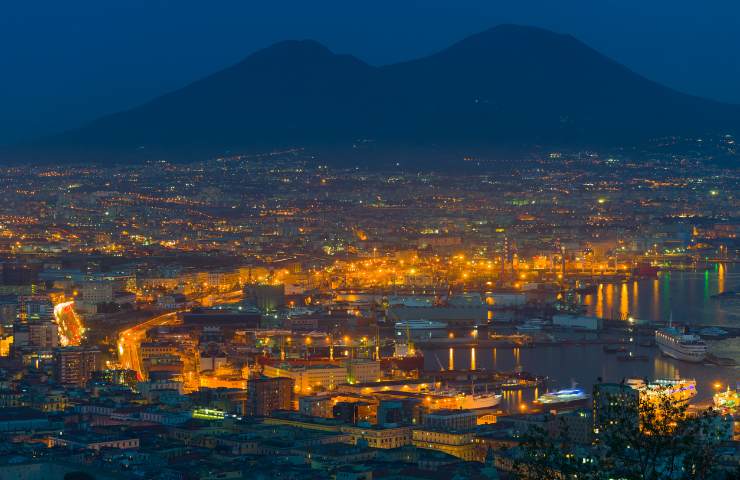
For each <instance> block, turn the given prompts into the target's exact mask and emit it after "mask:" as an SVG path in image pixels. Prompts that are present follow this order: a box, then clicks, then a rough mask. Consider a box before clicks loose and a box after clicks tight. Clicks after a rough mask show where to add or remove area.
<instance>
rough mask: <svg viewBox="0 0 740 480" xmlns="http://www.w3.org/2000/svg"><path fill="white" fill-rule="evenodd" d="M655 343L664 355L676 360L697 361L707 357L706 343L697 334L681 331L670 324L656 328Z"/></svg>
mask: <svg viewBox="0 0 740 480" xmlns="http://www.w3.org/2000/svg"><path fill="white" fill-rule="evenodd" d="M655 343H656V345H658V348H660V351H661V352H663V354H664V355H668V356H669V357H673V358H675V359H676V360H683V361H685V362H693V363H699V362H703V361H704V359H705V358H706V357H707V350H708V347H707V344H706V343H704V341H703V340H702V339H701V337H700V336H699V335H693V334H688V333H683V332H681V331H679V330H678V329H677V328H675V327H672V326H669V327H666V328H661V329H659V330H656V331H655Z"/></svg>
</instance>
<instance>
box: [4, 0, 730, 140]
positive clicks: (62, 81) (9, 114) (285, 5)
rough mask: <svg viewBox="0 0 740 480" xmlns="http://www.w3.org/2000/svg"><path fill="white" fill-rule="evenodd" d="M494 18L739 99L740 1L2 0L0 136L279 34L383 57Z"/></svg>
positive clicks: (154, 90)
mask: <svg viewBox="0 0 740 480" xmlns="http://www.w3.org/2000/svg"><path fill="white" fill-rule="evenodd" d="M500 23H517V24H523V25H534V26H540V27H544V28H548V29H551V30H555V31H557V32H561V33H570V34H573V35H574V36H576V37H578V38H579V39H581V40H583V41H584V42H586V43H587V44H589V45H591V46H592V47H594V48H596V49H597V50H599V51H601V52H602V53H604V54H606V55H608V56H610V57H612V58H614V59H615V60H617V61H619V62H621V63H624V64H625V65H627V66H628V67H630V68H632V69H633V70H635V71H637V72H639V73H641V74H643V75H645V76H647V77H648V78H651V79H653V80H656V81H658V82H661V83H664V84H666V85H668V86H671V87H673V88H676V89H678V90H681V91H684V92H687V93H692V94H696V95H701V96H705V97H708V98H713V99H717V100H722V101H727V102H734V103H740V87H738V86H739V85H740V48H738V46H740V3H739V2H737V1H703V2H697V1H695V0H694V1H684V0H674V1H663V0H651V1H645V0H641V1H634V0H622V1H613V0H588V1H580V0H578V1H575V0H574V1H567V0H563V1H554V0H536V1H498V0H488V1H473V0H454V1H453V0H449V1H446V2H443V1H437V0H424V1H403V0H391V1H386V0H373V1H362V2H360V1H357V2H355V1H349V0H343V1H328V0H327V1H321V0H316V1H309V0H296V1H284V0H269V1H256V0H255V1H252V0H213V1H205V0H199V1H196V0H172V1H163V0H104V1H101V0H70V1H59V0H8V1H4V2H2V6H0V45H2V47H0V49H1V51H0V105H2V108H0V143H10V142H15V141H18V140H22V139H27V138H33V137H34V136H38V135H43V134H46V133H50V132H54V131H58V130H63V129H66V128H71V127H74V126H76V125H79V124H80V123H82V122H85V121H88V120H90V119H92V118H95V117H96V116H98V115H101V114H104V113H109V112H112V111H116V110H119V109H124V108H127V107H131V106H134V105H137V104H139V103H141V102H143V101H145V100H147V99H149V98H152V97H154V96H157V95H158V94H161V93H164V92H167V91H169V90H171V89H174V88H177V87H179V86H182V85H184V84H186V83H188V82H189V81H191V80H195V79H197V78H199V77H202V76H204V75H207V74H209V73H212V72H214V71H216V70H218V69H220V68H223V67H225V66H228V65H230V64H232V63H235V62H237V61H239V60H240V59H242V58H243V57H245V56H246V55H248V54H249V53H251V52H253V51H254V50H256V49H259V48H262V47H265V46H268V45H270V44H271V43H273V42H276V41H279V40H285V39H291V38H292V39H296V38H312V39H315V40H318V41H319V42H321V43H323V44H325V45H327V46H328V47H329V48H331V49H332V50H333V51H335V52H338V53H351V54H354V55H356V56H357V57H359V58H361V59H362V60H365V61H366V62H368V63H371V64H375V65H380V64H385V63H392V62H397V61H400V60H406V59H410V58H414V57H418V56H422V55H426V54H429V53H432V52H434V51H436V50H439V49H442V48H444V47H446V46H448V45H449V44H451V43H453V42H455V41H456V40H459V39H461V38H464V37H465V36H467V35H470V34H472V33H475V32H477V31H480V30H484V29H486V28H489V27H492V26H494V25H497V24H500Z"/></svg>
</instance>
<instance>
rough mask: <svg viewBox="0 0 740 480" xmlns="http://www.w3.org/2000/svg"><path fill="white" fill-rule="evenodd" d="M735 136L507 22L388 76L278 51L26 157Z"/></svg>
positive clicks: (594, 55)
mask: <svg viewBox="0 0 740 480" xmlns="http://www.w3.org/2000/svg"><path fill="white" fill-rule="evenodd" d="M738 127H740V106H735V105H728V104H723V103H720V102H715V101H712V100H707V99H703V98H699V97H695V96H691V95H687V94H683V93H680V92H677V91H675V90H673V89H670V88H668V87H664V86H662V85H660V84H658V83H656V82H653V81H651V80H649V79H646V78H645V77H643V76H641V75H639V74H638V73H635V72H633V71H632V70H630V69H629V68H627V67H625V66H623V65H621V64H619V63H618V62H616V61H614V60H612V59H610V58H608V57H606V56H604V55H602V54H600V53H599V52H597V51H596V50H594V49H592V48H591V47H589V46H588V45H586V44H584V43H583V42H581V41H580V40H578V39H576V38H575V37H573V36H571V35H567V34H559V33H555V32H551V31H549V30H545V29H541V28H536V27H523V26H518V25H510V24H505V25H499V26H497V27H493V28H491V29H488V30H485V31H483V32H480V33H477V34H474V35H471V36H469V37H467V38H465V39H462V40H460V41H458V42H456V43H454V44H452V45H451V46H449V47H447V48H445V49H442V50H440V51H439V52H436V53H433V54H431V55H428V56H426V57H421V58H418V59H413V60H409V61H405V62H400V63H395V64H391V65H384V66H372V65H369V64H367V63H365V62H363V61H362V60H360V59H358V58H356V57H354V56H352V55H345V54H341V55H340V54H336V53H333V52H332V51H331V50H329V49H328V48H327V47H325V46H324V45H322V44H320V43H318V42H316V41H313V40H287V41H282V42H278V43H275V44H273V45H271V46H269V47H267V48H265V49H262V50H258V51H256V52H254V53H252V54H251V55H249V56H247V57H246V58H245V59H243V60H242V61H240V62H237V63H236V64H234V65H232V66H230V67H227V68H225V69H223V70H220V71H218V72H215V73H213V74H211V75H209V76H206V77H204V78H202V79H199V80H196V81H194V82H192V83H190V84H188V85H186V86H184V87H182V88H180V89H177V90H174V91H172V92H170V93H167V94H165V95H162V96H160V97H157V98H155V99H152V100H151V101H149V102H146V103H144V104H142V105H140V106H137V107H133V108H131V109H129V110H125V111H121V112H117V113H114V114H111V115H107V116H104V117H101V118H99V119H97V120H95V121H93V122H91V123H89V124H87V125H84V126H82V127H80V128H78V129H74V130H71V131H67V132H63V133H61V134H58V135H55V136H52V137H48V138H45V139H43V140H40V141H38V142H32V143H30V144H27V145H25V146H24V148H25V149H26V151H30V152H33V151H38V152H45V153H46V154H47V155H50V154H59V153H65V152H67V153H69V154H70V155H71V156H72V157H74V156H75V155H76V156H78V157H80V158H82V157H84V156H93V157H99V158H101V159H105V158H106V157H110V158H123V159H124V160H125V158H126V156H127V155H129V156H130V157H131V158H132V160H134V161H135V160H137V159H141V158H146V157H148V156H149V157H160V158H161V157H166V158H167V157H169V158H173V159H177V158H188V157H190V156H192V155H196V156H202V155H218V154H221V153H223V152H227V151H245V152H249V151H259V150H263V151H264V150H266V149H267V150H269V149H272V148H285V147H306V148H309V149H312V150H315V151H319V152H321V151H331V152H333V153H335V154H338V155H340V156H341V155H347V156H352V155H353V154H355V153H357V145H358V143H359V144H363V145H369V146H371V149H370V150H369V151H365V152H364V154H366V155H367V157H368V158H369V160H368V161H378V162H383V161H388V160H390V159H392V156H393V154H394V152H398V151H405V152H409V151H413V150H420V151H429V150H430V149H431V150H437V151H439V152H449V155H452V156H459V155H461V154H462V153H463V152H490V151H495V150H499V149H526V148H530V147H532V146H535V145H540V146H542V145H544V146H552V147H563V146H566V147H617V146H630V145H636V144H640V143H643V142H645V141H648V140H649V139H650V138H654V137H659V136H666V135H679V136H680V135H705V134H708V133H722V132H726V133H732V134H737V132H738V130H739V128H738ZM373 157H374V158H375V160H374V159H373Z"/></svg>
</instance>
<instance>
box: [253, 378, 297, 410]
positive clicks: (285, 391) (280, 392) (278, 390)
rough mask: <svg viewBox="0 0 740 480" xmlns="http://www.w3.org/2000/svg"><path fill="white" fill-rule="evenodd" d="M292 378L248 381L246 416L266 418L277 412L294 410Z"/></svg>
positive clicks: (293, 383) (293, 382)
mask: <svg viewBox="0 0 740 480" xmlns="http://www.w3.org/2000/svg"><path fill="white" fill-rule="evenodd" d="M294 385H295V381H294V380H293V379H292V378H286V377H274V378H250V379H249V380H248V381H247V402H246V407H245V412H244V414H245V415H251V416H257V417H266V416H269V415H270V414H271V413H272V412H274V411H275V410H292V409H293V387H294Z"/></svg>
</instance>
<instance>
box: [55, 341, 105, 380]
mask: <svg viewBox="0 0 740 480" xmlns="http://www.w3.org/2000/svg"><path fill="white" fill-rule="evenodd" d="M55 357H56V358H55V362H56V369H57V381H58V382H59V383H61V384H62V385H76V386H80V387H81V386H84V385H85V384H86V383H87V381H88V380H90V378H92V374H93V372H94V371H96V370H98V369H99V363H100V350H98V349H97V348H83V347H65V348H60V349H57V350H56V355H55Z"/></svg>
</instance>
